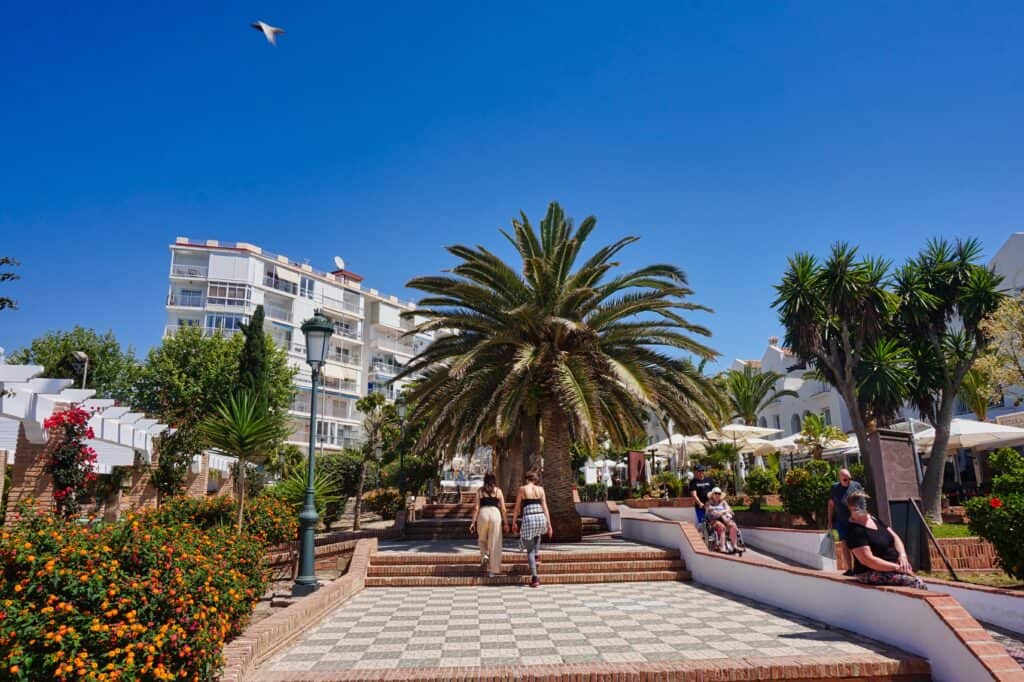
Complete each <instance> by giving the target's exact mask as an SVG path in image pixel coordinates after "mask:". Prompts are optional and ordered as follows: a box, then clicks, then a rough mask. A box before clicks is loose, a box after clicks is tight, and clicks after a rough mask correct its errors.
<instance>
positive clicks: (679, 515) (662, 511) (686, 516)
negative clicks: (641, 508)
mask: <svg viewBox="0 0 1024 682" xmlns="http://www.w3.org/2000/svg"><path fill="white" fill-rule="evenodd" d="M647 511H648V512H650V513H651V514H654V515H655V516H657V517H658V518H661V519H667V520H669V521H684V522H686V523H689V524H691V525H694V526H696V525H697V510H696V509H694V508H693V507H651V508H650V509H648V510H647Z"/></svg>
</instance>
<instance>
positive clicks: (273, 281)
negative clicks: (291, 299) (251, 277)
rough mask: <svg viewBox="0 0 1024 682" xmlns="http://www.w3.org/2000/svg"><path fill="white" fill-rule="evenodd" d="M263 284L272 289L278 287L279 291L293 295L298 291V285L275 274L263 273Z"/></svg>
mask: <svg viewBox="0 0 1024 682" xmlns="http://www.w3.org/2000/svg"><path fill="white" fill-rule="evenodd" d="M263 286H266V287H270V288H271V289H277V290H278V291H283V292H285V293H286V294H291V295H292V296H294V295H295V292H296V291H298V287H297V286H295V285H294V284H292V283H291V282H287V281H285V280H283V279H280V278H279V277H274V276H273V275H270V274H267V275H263Z"/></svg>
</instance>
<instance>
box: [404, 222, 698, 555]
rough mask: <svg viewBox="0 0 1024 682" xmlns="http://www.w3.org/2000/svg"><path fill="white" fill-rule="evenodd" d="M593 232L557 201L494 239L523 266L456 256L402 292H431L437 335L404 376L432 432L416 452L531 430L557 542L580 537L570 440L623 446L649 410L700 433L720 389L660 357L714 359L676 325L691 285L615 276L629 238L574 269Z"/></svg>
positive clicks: (461, 249) (426, 302)
mask: <svg viewBox="0 0 1024 682" xmlns="http://www.w3.org/2000/svg"><path fill="white" fill-rule="evenodd" d="M596 224H597V220H596V218H594V217H588V218H587V219H585V220H584V221H583V222H582V223H580V225H579V227H576V228H574V227H573V224H572V222H571V220H569V219H568V218H567V217H566V216H565V214H564V212H563V211H562V208H561V207H560V206H559V205H558V204H557V203H552V204H551V205H550V206H549V207H548V211H547V214H546V215H545V217H544V220H543V221H542V222H541V224H540V229H539V230H537V229H535V228H534V227H533V226H532V225H531V224H530V222H529V220H528V219H527V217H526V216H525V214H523V215H521V219H520V220H515V221H513V228H512V231H511V233H507V232H505V231H502V233H503V234H504V235H505V237H506V238H507V239H508V240H509V241H510V242H511V244H512V246H513V247H514V249H515V251H516V253H517V256H518V258H519V259H520V261H521V262H520V263H518V264H517V265H515V266H513V265H511V264H508V263H506V262H505V261H503V260H502V259H501V258H499V257H498V256H497V255H495V254H494V253H493V252H491V251H489V250H488V249H486V248H484V247H483V246H477V247H468V246H451V247H448V251H449V252H450V253H451V254H452V255H454V256H455V257H456V258H458V259H459V261H460V262H459V263H458V264H457V265H456V266H455V267H454V268H453V269H452V270H451V271H450V273H449V274H447V275H442V276H434V277H420V278H416V279H414V280H412V281H411V282H409V285H408V286H410V287H412V288H416V289H419V290H421V291H424V292H426V293H427V294H428V296H427V297H426V298H424V299H423V300H422V301H420V307H419V309H418V310H417V311H416V315H417V316H420V317H422V318H425V321H423V322H422V323H421V324H419V325H417V327H416V329H417V330H419V331H435V332H441V336H440V338H438V339H437V340H435V341H434V343H432V344H431V345H430V346H428V347H427V348H426V349H425V350H423V351H422V352H421V353H420V354H419V355H418V356H416V357H415V358H414V359H413V360H412V361H411V362H410V364H409V365H408V367H407V368H406V370H405V374H406V375H411V374H420V375H422V380H421V381H420V382H418V383H417V385H416V386H415V388H413V389H412V391H411V395H410V398H411V399H412V400H413V401H414V402H415V404H416V408H415V409H416V410H417V411H422V412H423V413H424V415H425V416H426V417H427V419H428V423H429V426H428V427H427V428H426V429H425V431H424V435H423V441H424V442H432V443H433V444H434V445H435V446H438V447H445V448H448V449H449V451H450V452H456V451H458V450H459V449H461V448H465V447H467V446H471V445H474V444H478V443H481V442H487V441H486V437H487V436H488V435H491V436H492V437H497V438H504V437H507V436H510V435H513V434H516V433H521V432H522V431H523V426H524V424H525V423H526V421H527V420H529V419H536V420H537V421H538V422H539V424H540V439H541V455H542V461H543V467H544V471H543V475H544V485H545V488H546V489H547V491H548V501H549V508H550V510H551V513H552V517H553V524H554V527H555V528H554V530H555V533H556V537H559V538H562V539H578V538H579V536H580V521H579V516H578V515H577V514H576V510H575V506H574V505H573V499H572V487H573V482H574V479H575V476H574V472H573V471H572V466H571V463H570V445H571V443H572V441H574V440H576V441H582V442H585V443H588V444H593V443H594V442H595V441H596V440H598V439H603V438H605V437H607V438H608V439H610V440H611V442H612V443H613V444H616V445H619V446H624V445H625V444H626V443H628V442H629V441H630V440H632V439H634V437H635V436H636V434H638V433H642V432H643V427H644V424H643V415H644V410H643V408H644V407H652V408H654V409H656V410H657V411H658V412H659V413H664V414H667V415H668V416H669V417H670V418H671V419H672V420H673V421H674V422H675V423H676V424H677V425H678V426H679V427H680V428H684V429H700V430H703V429H706V428H707V427H708V426H709V419H708V417H707V415H708V413H709V412H710V411H711V407H710V406H711V404H712V403H714V402H715V397H714V396H715V388H714V386H713V385H712V382H711V381H710V380H708V379H707V378H706V377H704V376H703V375H702V374H701V373H700V372H699V371H698V370H697V367H696V366H695V365H694V364H693V363H692V362H690V361H689V360H686V359H680V358H677V357H673V356H672V355H670V354H668V353H667V352H666V350H667V349H675V350H677V351H682V352H683V353H688V354H690V355H693V356H697V357H700V358H711V357H715V356H716V353H715V351H713V350H711V349H710V348H708V347H707V346H705V345H704V344H703V343H700V342H698V341H697V340H695V339H694V336H709V335H710V333H709V332H708V330H707V329H705V328H704V327H701V326H698V325H696V324H693V323H691V322H690V321H689V320H687V319H686V318H685V317H684V313H685V312H687V311H693V310H707V308H704V307H703V306H700V305H697V304H695V303H691V302H690V301H689V300H688V299H689V297H690V295H691V294H692V291H691V290H690V288H689V287H688V286H687V279H686V275H685V274H684V273H683V271H682V270H680V269H679V268H677V267H675V266H673V265H649V266H646V267H643V268H640V269H638V270H635V271H632V272H622V273H618V272H616V268H617V267H618V266H619V263H617V262H616V261H615V260H614V258H615V256H616V255H617V254H618V253H619V252H620V251H621V250H622V249H623V248H625V247H626V246H628V245H630V244H632V243H633V242H635V241H636V240H637V238H636V237H624V238H622V239H620V240H618V241H616V242H614V243H612V244H610V245H607V246H604V247H602V248H599V249H597V251H596V252H594V253H593V255H591V256H590V257H589V258H586V259H585V260H584V259H582V258H581V252H582V250H583V246H584V243H585V241H586V239H587V238H588V237H589V236H590V234H591V232H592V231H593V230H594V227H595V226H596Z"/></svg>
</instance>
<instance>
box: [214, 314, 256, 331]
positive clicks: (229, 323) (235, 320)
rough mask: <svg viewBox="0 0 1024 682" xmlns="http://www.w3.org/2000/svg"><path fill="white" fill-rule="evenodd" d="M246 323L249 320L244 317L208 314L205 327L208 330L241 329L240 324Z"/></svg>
mask: <svg viewBox="0 0 1024 682" xmlns="http://www.w3.org/2000/svg"><path fill="white" fill-rule="evenodd" d="M248 321H249V318H248V317H247V316H245V315H225V314H223V313H210V314H208V315H207V316H206V326H207V327H208V328H209V329H241V328H242V324H243V323H244V322H248Z"/></svg>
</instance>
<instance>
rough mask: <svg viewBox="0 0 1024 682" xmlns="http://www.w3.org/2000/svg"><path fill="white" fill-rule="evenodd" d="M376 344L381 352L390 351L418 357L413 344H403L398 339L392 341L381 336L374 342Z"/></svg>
mask: <svg viewBox="0 0 1024 682" xmlns="http://www.w3.org/2000/svg"><path fill="white" fill-rule="evenodd" d="M374 344H375V345H376V346H377V348H380V349H381V350H389V351H392V352H395V353H402V354H403V355H416V349H415V348H413V346H412V344H409V343H402V342H401V341H398V340H397V339H391V338H388V337H386V336H379V337H377V338H376V339H375V340H374Z"/></svg>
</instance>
